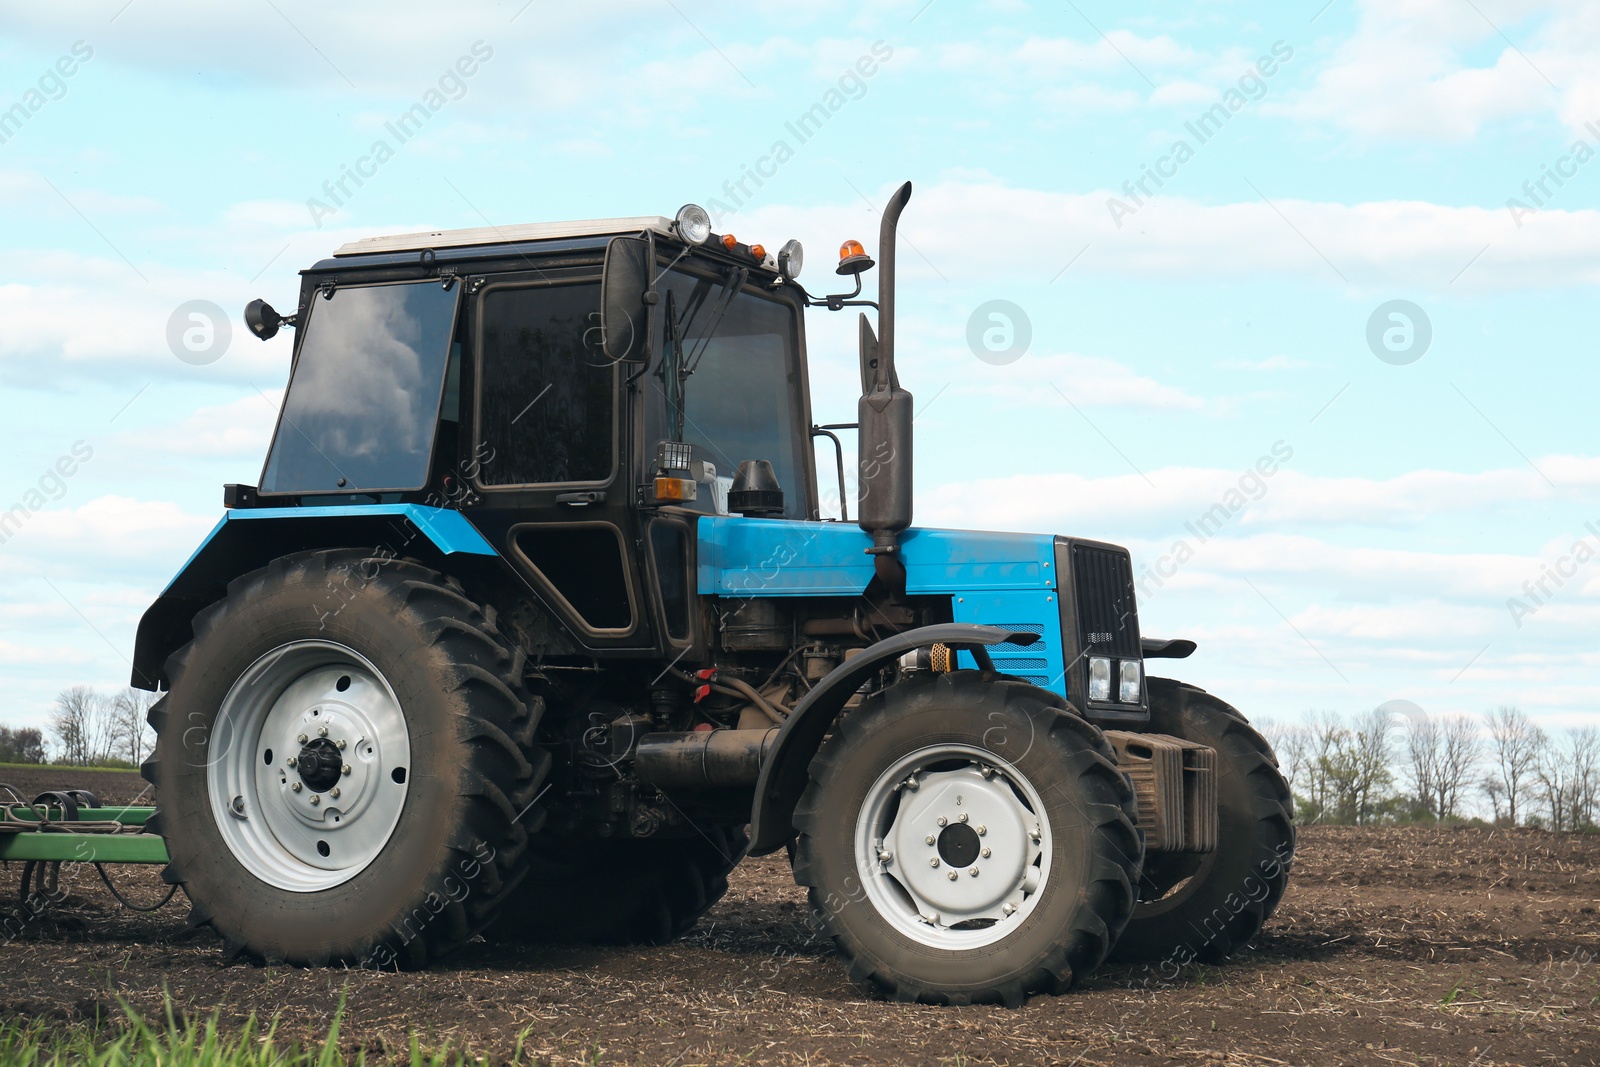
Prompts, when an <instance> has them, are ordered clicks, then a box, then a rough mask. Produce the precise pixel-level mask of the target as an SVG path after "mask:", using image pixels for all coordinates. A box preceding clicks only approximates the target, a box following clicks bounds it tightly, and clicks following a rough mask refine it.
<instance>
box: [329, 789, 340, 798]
mask: <svg viewBox="0 0 1600 1067" xmlns="http://www.w3.org/2000/svg"><path fill="white" fill-rule="evenodd" d="M328 796H329V797H331V798H332V799H334V800H338V799H339V787H338V786H334V787H333V788H332V789H330V790H328Z"/></svg>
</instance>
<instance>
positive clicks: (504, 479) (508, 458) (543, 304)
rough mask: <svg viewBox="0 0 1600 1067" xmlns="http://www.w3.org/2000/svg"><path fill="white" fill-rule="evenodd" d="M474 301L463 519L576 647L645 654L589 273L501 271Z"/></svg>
mask: <svg viewBox="0 0 1600 1067" xmlns="http://www.w3.org/2000/svg"><path fill="white" fill-rule="evenodd" d="M473 300H474V302H473V308H472V321H471V323H470V328H471V330H472V334H473V346H472V347H473V354H474V358H473V360H472V370H473V374H472V377H473V381H472V383H471V384H470V386H469V388H470V390H471V394H472V404H473V408H472V410H473V420H472V421H473V437H474V447H473V451H472V453H471V455H472V458H473V467H474V470H473V471H472V472H471V473H472V475H473V477H472V479H471V481H472V484H473V486H474V488H475V490H476V491H477V492H478V493H479V494H481V496H482V501H481V503H479V504H477V505H475V506H474V507H473V509H472V518H473V521H474V523H475V524H477V525H478V527H479V528H480V529H481V530H482V531H483V533H484V535H485V536H486V537H487V538H488V539H489V541H490V543H491V544H493V545H494V546H495V547H496V548H497V549H498V550H499V551H500V552H501V554H502V555H503V556H504V558H505V559H507V560H508V561H510V563H511V565H512V566H513V567H514V568H515V569H516V570H517V572H518V573H519V574H520V575H521V576H522V577H523V578H524V579H525V580H526V581H527V583H528V585H529V587H530V588H531V589H532V591H533V592H534V593H535V594H536V595H537V597H538V599H539V600H540V601H541V602H542V603H543V604H544V605H545V607H546V608H548V609H549V611H550V612H551V614H552V615H554V616H555V618H556V619H557V620H558V621H560V622H561V623H562V624H563V625H564V626H565V627H566V628H567V629H568V630H569V631H570V632H571V633H572V635H573V636H574V637H575V638H576V639H577V640H578V642H579V643H581V644H582V645H584V646H586V647H588V648H590V649H593V650H596V651H601V650H608V649H617V650H620V649H639V648H653V647H654V645H655V640H654V636H653V627H652V626H651V622H650V617H649V616H650V612H648V611H647V610H646V606H645V605H646V603H647V601H646V598H645V590H644V588H643V584H642V581H641V566H640V562H641V561H640V559H639V551H638V545H637V544H636V542H635V537H634V534H633V530H634V528H635V525H636V523H637V514H636V511H635V508H634V502H633V493H632V491H631V488H630V485H629V475H628V469H627V468H628V465H627V463H626V461H625V457H626V455H627V434H626V426H625V423H626V419H625V415H624V408H623V405H622V404H621V395H622V381H621V374H622V368H619V367H618V366H617V365H615V364H613V363H612V362H611V361H610V360H608V359H607V358H606V357H605V356H604V355H603V354H602V353H601V352H600V350H599V347H598V345H597V344H595V343H594V339H595V337H596V336H597V334H596V332H595V331H594V329H593V327H594V325H595V317H596V314H597V312H598V310H599V306H600V283H599V279H598V277H596V276H595V273H594V272H593V271H592V270H563V269H552V270H545V271H537V272H530V273H529V274H527V275H508V276H500V277H496V278H494V279H492V280H490V281H488V282H487V283H486V284H483V285H482V286H481V287H479V288H478V289H477V291H476V292H475V293H474V298H473Z"/></svg>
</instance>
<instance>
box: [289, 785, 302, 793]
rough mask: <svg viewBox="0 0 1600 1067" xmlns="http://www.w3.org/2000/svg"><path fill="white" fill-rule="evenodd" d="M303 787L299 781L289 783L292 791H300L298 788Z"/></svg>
mask: <svg viewBox="0 0 1600 1067" xmlns="http://www.w3.org/2000/svg"><path fill="white" fill-rule="evenodd" d="M304 788H305V786H303V785H301V784H300V783H299V782H290V783H289V789H290V791H292V792H295V793H298V792H300V790H302V789H304Z"/></svg>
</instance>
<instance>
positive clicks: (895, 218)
mask: <svg viewBox="0 0 1600 1067" xmlns="http://www.w3.org/2000/svg"><path fill="white" fill-rule="evenodd" d="M910 199H911V183H910V182H906V183H905V184H904V185H902V186H901V187H900V188H899V189H896V190H895V192H894V195H893V196H891V197H890V198H889V203H888V204H887V205H886V206H885V207H884V209H883V223H882V225H881V226H879V228H878V329H879V330H880V331H881V332H882V334H883V336H882V337H881V338H874V337H873V336H872V328H871V326H869V325H868V324H867V317H866V316H865V315H862V316H861V400H860V402H859V403H858V404H857V405H856V416H857V421H858V422H859V424H860V426H861V432H860V441H861V457H860V464H861V468H860V472H859V480H858V485H859V486H860V489H859V492H858V496H857V508H856V516H857V518H856V521H857V523H858V524H859V525H860V526H861V528H862V529H863V530H865V531H866V532H867V533H869V534H871V535H872V547H871V548H869V549H867V552H868V553H870V554H872V555H874V556H877V557H879V560H880V561H883V559H884V557H887V556H892V555H893V554H894V553H896V552H897V551H899V548H900V544H899V541H900V532H901V531H902V530H904V529H905V528H906V527H908V526H910V525H911V418H912V415H913V414H914V412H913V411H912V407H911V394H910V393H908V392H906V391H905V390H904V389H902V388H900V377H899V375H897V374H896V373H895V367H894V261H895V228H896V226H897V225H898V224H899V222H900V213H901V212H902V211H904V210H905V206H906V203H907V201H909V200H910ZM881 570H882V569H881V568H880V572H881Z"/></svg>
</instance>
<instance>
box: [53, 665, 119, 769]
mask: <svg viewBox="0 0 1600 1067" xmlns="http://www.w3.org/2000/svg"><path fill="white" fill-rule="evenodd" d="M50 728H51V732H52V733H54V734H55V736H56V744H57V745H58V746H59V747H60V750H61V762H63V763H75V764H78V765H80V766H83V765H88V764H94V763H103V762H105V761H106V760H108V759H113V758H115V757H116V754H117V751H118V747H119V746H118V744H117V739H118V736H119V734H118V726H117V717H116V714H115V711H114V708H113V704H112V701H110V700H107V699H106V698H105V697H104V696H102V695H101V694H99V693H97V692H95V691H94V689H93V688H92V687H91V686H87V685H75V686H73V687H71V688H70V689H63V690H62V691H61V692H60V693H58V694H57V695H56V706H55V711H54V712H53V713H52V715H51V723H50Z"/></svg>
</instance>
